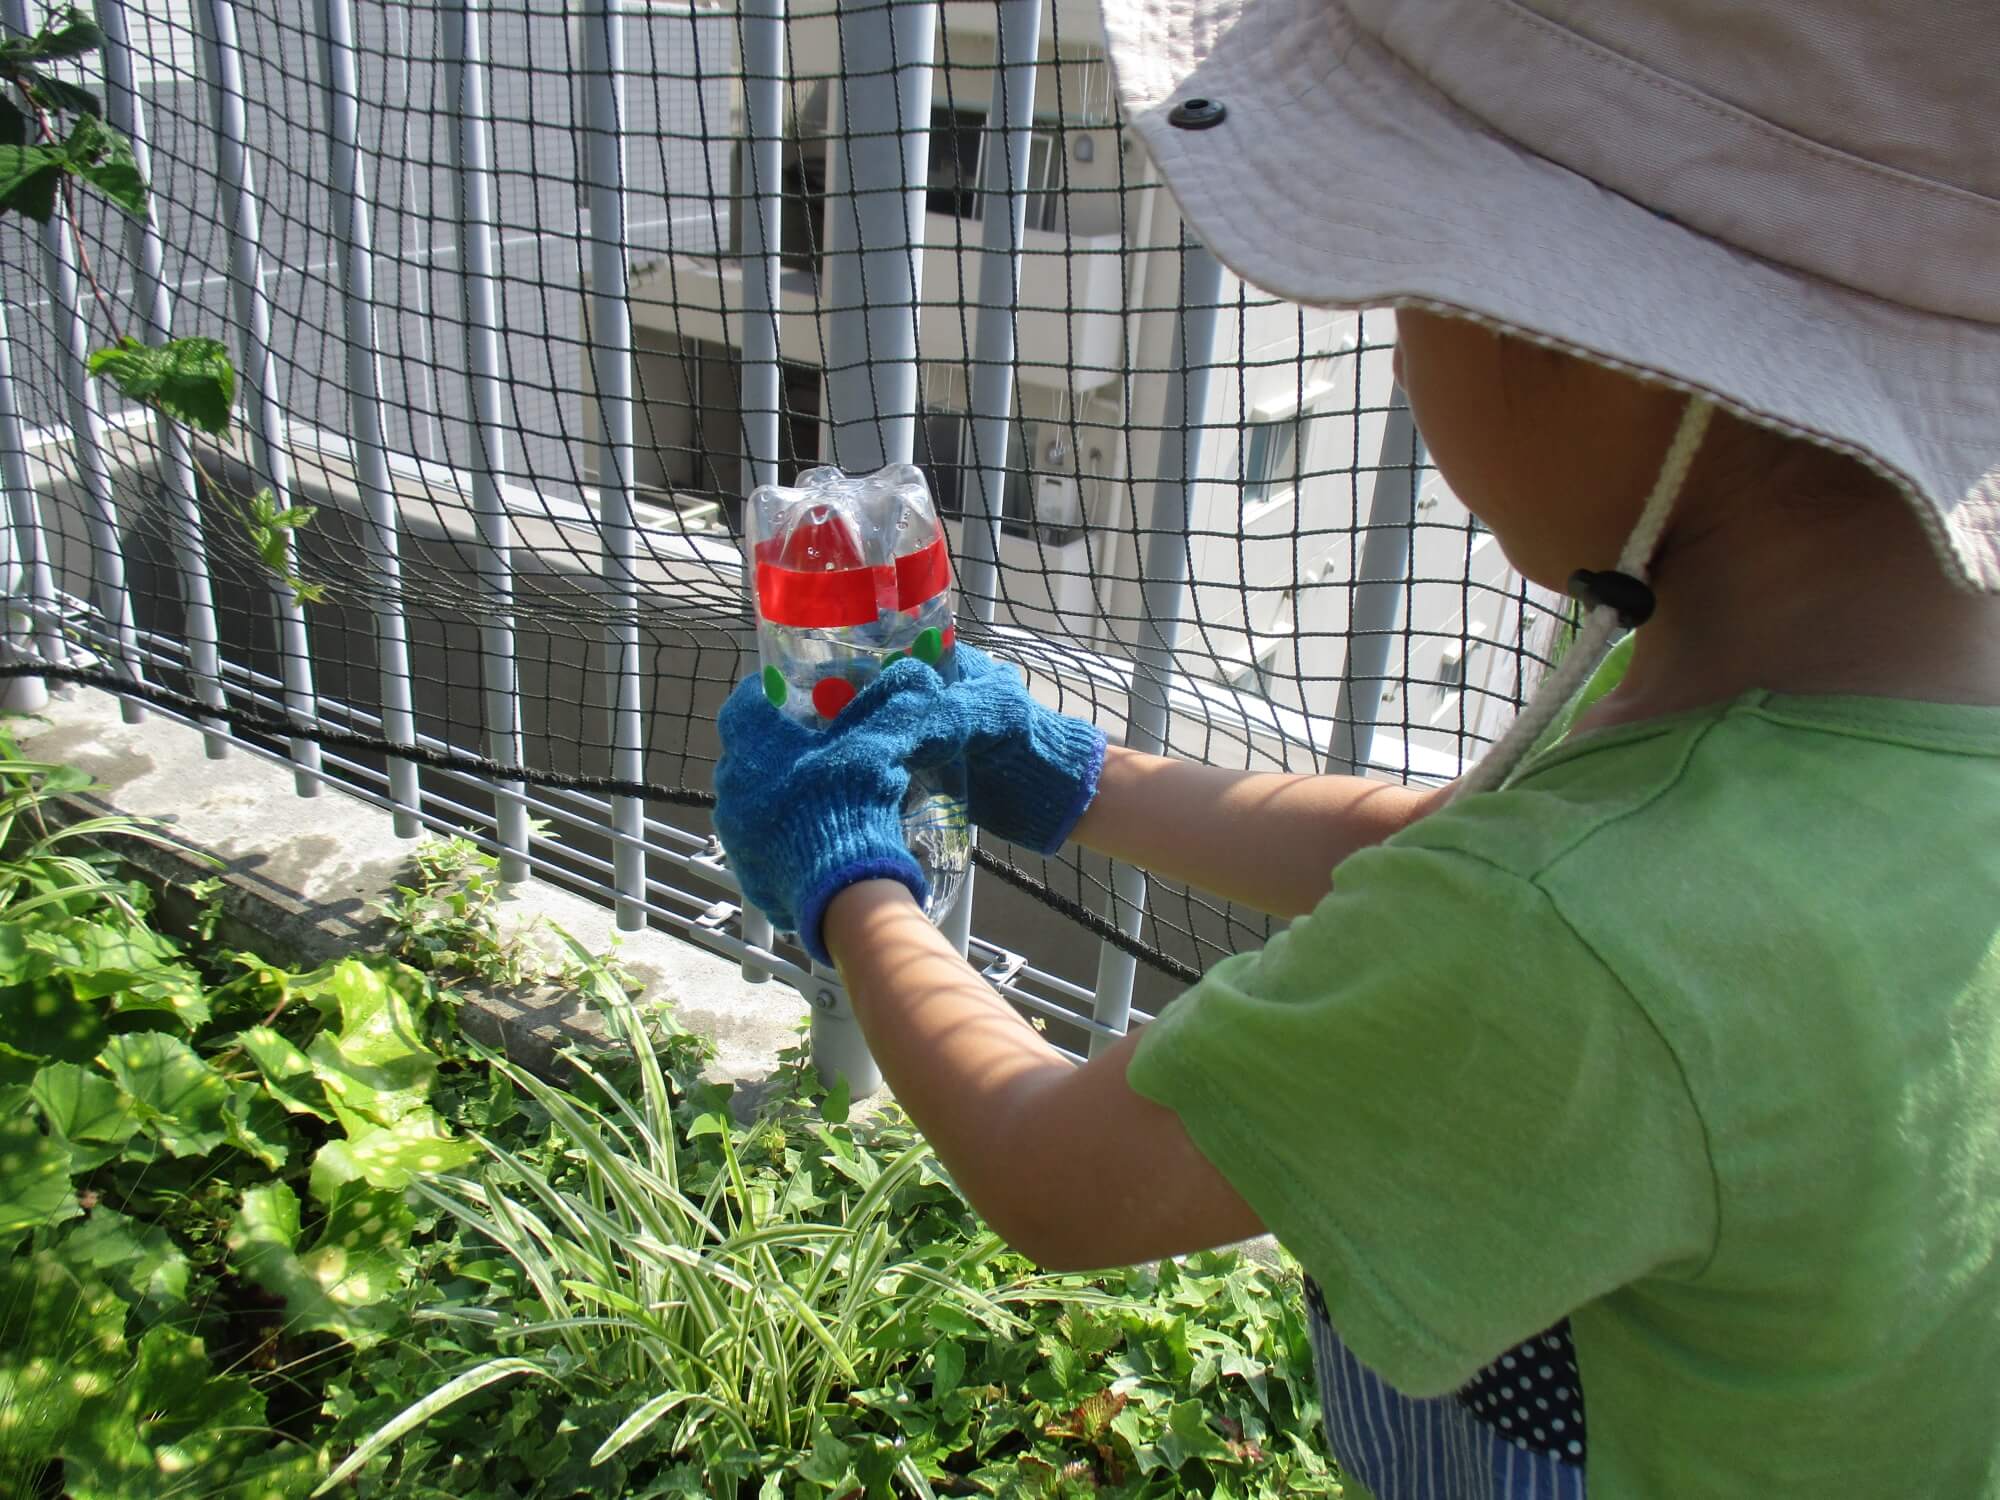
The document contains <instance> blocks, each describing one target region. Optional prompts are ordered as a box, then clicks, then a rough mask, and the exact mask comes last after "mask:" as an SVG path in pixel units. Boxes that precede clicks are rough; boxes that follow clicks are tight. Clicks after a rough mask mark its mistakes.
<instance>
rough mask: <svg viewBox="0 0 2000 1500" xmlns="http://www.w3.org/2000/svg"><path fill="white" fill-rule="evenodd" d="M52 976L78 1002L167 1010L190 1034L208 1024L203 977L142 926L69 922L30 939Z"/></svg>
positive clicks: (118, 1008)
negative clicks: (62, 982)
mask: <svg viewBox="0 0 2000 1500" xmlns="http://www.w3.org/2000/svg"><path fill="white" fill-rule="evenodd" d="M27 942H28V946H29V947H30V948H31V949H33V950H34V951H36V952H38V953H43V954H46V955H47V956H48V958H49V960H50V962H51V964H52V965H53V968H52V970H51V972H52V973H54V974H56V975H59V976H61V977H62V978H65V979H67V980H68V981H69V985H70V989H71V991H72V992H73V993H74V994H75V995H76V997H77V999H79V1000H99V999H104V998H107V997H108V998H110V1000H111V1008H112V1009H113V1010H114V1011H136V1010H162V1011H166V1012H167V1013H169V1014H170V1015H173V1016H176V1017H178V1018H179V1019H180V1021H181V1023H182V1024H183V1025H185V1026H186V1027H188V1028H189V1029H190V1030H192V1029H193V1028H195V1027H196V1026H201V1025H205V1024H206V1023H207V1021H208V1018H209V1015H208V996H207V993H206V991H205V989H204V988H203V986H202V982H201V979H200V976H198V975H197V974H196V973H195V972H194V970H192V969H190V968H188V967H187V965H186V964H184V963H182V962H181V961H180V950H179V949H178V948H176V947H175V946H174V945H173V944H172V943H170V942H168V941H167V940H166V939H165V938H163V937H161V936H160V935H159V934H158V933H156V932H153V931H152V930H151V929H150V928H148V927H146V926H144V925H143V924H142V923H137V922H128V921H122V920H119V919H116V918H111V919H107V920H101V921H92V920H90V919H88V918H84V917H67V918H64V919H63V920H62V921H60V922H58V923H56V924H54V925H53V926H51V927H49V928H47V929H45V930H43V931H39V932H33V933H31V934H30V935H29V936H28V939H27Z"/></svg>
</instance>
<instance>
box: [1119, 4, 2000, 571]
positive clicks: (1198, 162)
mask: <svg viewBox="0 0 2000 1500" xmlns="http://www.w3.org/2000/svg"><path fill="white" fill-rule="evenodd" d="M1103 6H1104V19H1105V34H1106V40H1107V43H1108V49H1109V52H1110V57H1111V62H1112V67H1113V71H1114V74H1115V75H1116V78H1117V81H1118V86H1119V92H1120V95H1121V97H1122V100H1123V103H1124V108H1125V113H1126V120H1127V123H1128V124H1130V125H1131V126H1132V127H1133V128H1134V129H1136V131H1137V132H1138V134H1139V136H1140V138H1141V139H1142V140H1143V141H1144V143H1145V145H1146V147H1147V150H1148V152H1149V153H1150V154H1151V156H1152V158H1153V160H1154V162H1155V163H1156V165H1157V166H1158V168H1159V170H1160V172H1161V174H1162V176H1163V177H1164V178H1165V180H1166V182H1167V184H1168V186H1169V187H1170V188H1171V189H1172V191H1173V194H1174V197H1175V199H1176V200H1177V201H1178V202H1179V204H1180V207H1181V210H1182V213H1183V214H1184V216H1185V217H1186V219H1187V221H1188V223H1189V226H1190V227H1191V228H1192V229H1193V230H1194V232H1195V233H1196V234H1198V235H1199V236H1200V237H1201V239H1202V240H1203V241H1204V242H1205V243H1207V244H1208V245H1209V246H1210V247H1211V248H1212V249H1213V250H1214V252H1215V254H1216V256H1217V257H1218V258H1219V259H1220V260H1221V261H1222V262H1223V264H1225V265H1227V266H1228V267H1229V268H1230V269H1231V270H1232V271H1234V272H1235V273H1236V274H1237V275H1239V276H1241V277H1242V278H1243V279H1244V280H1245V281H1247V282H1249V283H1251V284H1252V285H1254V286H1257V287H1259V288H1261V289H1263V290H1265V291H1267V292H1269V293H1271V294H1272V295H1274V296H1277V297H1282V298H1284V299H1286V300H1288V301H1293V302H1299V303H1303V304H1306V305H1308V306H1320V307H1329V306H1331V307H1377V306H1395V305H1416V306H1431V307H1436V308H1440V309H1443V310H1447V311H1451V312H1455V313H1459V314H1462V315H1466V316H1470V317H1473V318H1477V319H1481V320H1484V321H1488V322H1491V323H1494V324H1496V325H1499V326H1501V327H1504V328H1506V329H1508V330H1510V331H1513V332H1517V333H1521V334H1525V335H1527V336H1529V337H1532V338H1536V339H1540V340H1544V341H1547V342H1551V343H1554V344H1556V345H1559V346H1561V347H1564V348H1567V349H1570V350H1573V351H1575V352H1578V353H1581V354H1584V355H1586V356H1588V357H1591V358H1594V359H1597V360H1599V361H1602V362H1605V363H1608V364H1611V365H1613V366H1616V367H1619V368H1623V369H1626V370H1629V371H1631V372H1633V373H1635V374H1638V375H1640V376H1643V377H1645V378H1648V379H1652V380H1656V381H1660V382H1663V383H1665V384H1668V385H1671V386H1675V387H1679V388H1682V389H1686V390H1690V391H1699V392H1701V393H1703V394H1704V395H1707V396H1709V397H1711V398H1713V399H1715V400H1717V401H1719V402H1720V403H1721V404H1723V405H1724V406H1726V407H1728V408H1730V409H1731V410H1734V411H1736V412H1738V413H1740V414H1741V415H1743V416H1745V417H1748V418H1750V419H1752V420H1755V421H1761V422H1764V423H1766V424H1768V425H1771V426H1775V427H1777V428H1780V429H1782V430H1785V431H1789V432H1793V433H1796V434H1799V435H1801V436H1804V437H1808V438H1811V439H1813V440H1815V441H1818V442H1821V443H1824V444H1826V445H1828V446H1830V447H1834V448H1837V449H1840V450H1843V451H1845V452H1849V453H1852V454H1854V455H1856V456H1857V457H1859V458H1861V459H1862V460H1864V461H1865V462H1867V463H1869V464H1870V465H1871V466H1872V467H1874V468H1875V469H1877V470H1878V471H1880V472H1881V473H1883V474H1884V475H1886V476H1887V477H1888V478H1890V479H1891V480H1893V481H1894V482H1895V483H1897V484H1898V485H1899V486H1900V487H1901V488H1902V489H1903V490H1904V491H1905V492H1906V493H1907V494H1908V495H1909V497H1910V499H1911V500H1912V502H1913V504H1914V505H1915V508H1916V510H1917V512H1918V515H1919V517H1920V518H1921V520H1922V521H1923V523H1924V526H1925V529H1926V531H1927V532H1928V533H1929V534H1930V536H1931V538H1932V541H1933V543H1934V545H1935V546H1936V547H1937V550H1938V552H1939V555H1940V557H1941V559H1942V560H1943V561H1944V562H1945V564H1946V567H1947V570H1948V571H1949V572H1950V573H1951V574H1952V576H1953V577H1954V578H1956V579H1958V580H1959V581H1961V582H1962V583H1964V584H1965V585H1968V586H1970V587H1972V588H1975V589H1979V590H1982V591H1987V592H2000V328H1996V327H1994V326H1992V325H1990V324H1985V323H1979V322H1974V321H1971V320H1968V319H1958V318H1950V317H1944V316H1940V315H1938V314H1935V313H1927V312H1922V311H1918V310H1915V309H1911V308H1908V307H1903V306H1900V305H1898V304H1896V303H1892V302H1888V301H1885V300H1883V299H1880V298H1877V297H1872V296H1869V295H1866V294H1864V293H1862V292H1858V291H1855V290H1853V289H1851V288H1848V287H1845V286H1841V285H1838V284H1836V283H1833V282H1829V281H1826V280H1824V279H1822V278H1819V277H1815V276H1812V275H1809V274H1807V273H1804V272H1799V271H1795V270H1792V269H1790V268H1788V267H1785V266H1781V265H1777V264H1775V263H1773V262H1771V261H1768V260H1764V259H1761V258H1759V257H1756V256H1753V255H1749V254H1746V253H1744V252H1742V251H1739V250H1735V249H1732V248H1730V247H1729V246H1727V245H1724V244H1722V243H1721V242H1719V241H1717V240H1715V239H1712V238H1709V237H1708V236H1706V235H1703V234H1699V233H1696V232H1695V231H1693V230H1690V229H1687V228H1686V227H1684V226H1682V225H1680V224H1677V223H1675V222H1673V221H1671V220H1669V219H1666V218H1663V217H1661V216H1660V215H1658V214H1655V213H1653V212H1652V211H1651V210H1649V209H1647V208H1645V207H1643V206H1641V205H1640V204H1638V203H1636V202H1634V201H1632V200H1631V199H1629V198H1626V197H1623V196H1621V195H1619V194H1617V193H1614V192H1611V191H1610V190H1608V189H1606V188H1604V187H1601V186H1599V185H1598V184H1596V183H1594V182H1592V181H1591V180H1589V179H1588V178H1586V177H1583V176H1581V175H1579V174H1578V173H1576V172H1572V171H1570V170H1568V169H1567V168H1565V167H1562V166H1560V165H1558V164H1556V163H1555V162H1553V161H1551V160H1549V159H1548V158H1546V157H1544V156H1540V155H1537V154H1536V153H1534V152H1531V151H1528V150H1526V149H1524V148H1522V147H1520V146H1517V145H1515V144H1513V143H1512V142H1510V141H1508V140H1505V139H1503V138H1502V137H1501V136H1499V135H1497V134H1495V133H1494V132H1492V131H1490V130H1488V129H1487V128H1486V127H1485V126H1484V125H1482V124H1481V123H1480V122H1479V121H1478V120H1477V119H1475V118H1474V117H1472V116H1471V115H1470V114H1468V113H1467V112H1465V111H1464V110H1462V109H1460V108H1459V107H1458V106H1457V105H1455V104H1453V103H1452V102H1451V101H1450V100H1449V99H1447V98H1446V97H1445V96H1444V95H1443V94H1442V93H1440V92H1439V91H1438V90H1437V89H1435V88H1433V87H1432V86H1431V85H1430V84H1428V83H1426V82H1425V81H1424V80H1423V79H1422V78H1420V77H1418V76H1417V75H1416V74H1415V73H1414V72H1413V71H1412V70H1411V69H1410V68H1409V67H1408V66H1407V65H1405V64H1404V63H1403V62H1402V61H1400V60H1399V59H1398V58H1396V57H1394V56H1392V55H1390V54H1389V53H1388V52H1387V51H1385V50H1384V49H1383V48H1382V47H1381V46H1379V45H1378V44H1377V43H1376V42H1375V41H1374V40H1372V39H1371V38H1370V37H1368V36H1367V35H1365V34H1363V33H1362V32H1361V31H1360V29H1359V28H1358V27H1357V26H1356V25H1355V24H1354V21H1353V19H1352V17H1351V16H1350V15H1349V14H1348V13H1347V11H1346V9H1345V7H1344V6H1343V5H1341V4H1340V3H1339V0H1248V3H1245V0H1103ZM1196 97H1200V98H1207V99H1211V100H1216V101H1219V102H1220V103H1222V104H1223V105H1224V106H1225V107H1226V109H1227V115H1226V118H1225V119H1224V120H1223V122H1222V123H1221V124H1219V125H1216V126H1214V127H1213V128H1210V129H1205V130H1185V129H1180V128H1176V127H1175V126H1174V125H1172V124H1170V123H1169V121H1168V113H1169V110H1170V107H1171V106H1172V105H1173V104H1174V103H1175V102H1177V101H1180V100H1185V99H1190V98H1196ZM1912 253H1913V254H1921V253H1922V248H1921V246H1913V247H1912Z"/></svg>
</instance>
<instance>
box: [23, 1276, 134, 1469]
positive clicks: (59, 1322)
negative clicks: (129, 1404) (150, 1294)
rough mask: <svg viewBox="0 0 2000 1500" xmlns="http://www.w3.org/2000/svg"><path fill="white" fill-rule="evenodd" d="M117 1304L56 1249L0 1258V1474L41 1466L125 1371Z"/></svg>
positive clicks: (120, 1306)
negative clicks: (83, 1410)
mask: <svg viewBox="0 0 2000 1500" xmlns="http://www.w3.org/2000/svg"><path fill="white" fill-rule="evenodd" d="M128 1358H129V1355H128V1354H127V1351H126V1347H125V1303H124V1301H123V1300H122V1299H121V1298H120V1297H119V1296H118V1294H117V1293H116V1292H115V1291H113V1290H112V1289H111V1288H110V1287H109V1286H107V1285H106V1284H105V1283H104V1282H103V1281H102V1280H100V1279H99V1278H97V1277H95V1276H92V1275H88V1274H80V1273H79V1270H78V1268H76V1267H74V1266H71V1265H69V1264H67V1263H66V1258H65V1257H63V1256H61V1255H60V1254H59V1253H57V1252H53V1251H47V1250H44V1251H41V1252H39V1253H37V1254H36V1255H34V1256H32V1257H30V1258H27V1259H15V1260H0V1413H4V1414H6V1416H7V1418H8V1420H7V1421H6V1422H4V1423H0V1474H14V1473H18V1472H20V1471H22V1470H33V1469H36V1468H39V1467H40V1466H41V1465H42V1464H44V1463H46V1462H47V1461H48V1459H49V1457H50V1455H51V1454H52V1453H53V1452H54V1451H55V1449H56V1447H57V1445H58V1443H59V1442H60V1440H61V1439H62V1438H63V1437H64V1436H65V1435H67V1434H69V1433H71V1432H72V1431H74V1429H75V1426H76V1421H77V1413H78V1410H79V1408H80V1407H82V1405H83V1403H84V1402H85V1400H86V1399H89V1398H91V1397H93V1396H97V1395H100V1394H102V1393H103V1392H105V1391H109V1390H111V1389H112V1388H113V1386H114V1385H115V1383H116V1382H117V1380H118V1378H119V1376H120V1375H121V1374H122V1373H123V1371H124V1369H125V1364H126V1361H127V1359H128Z"/></svg>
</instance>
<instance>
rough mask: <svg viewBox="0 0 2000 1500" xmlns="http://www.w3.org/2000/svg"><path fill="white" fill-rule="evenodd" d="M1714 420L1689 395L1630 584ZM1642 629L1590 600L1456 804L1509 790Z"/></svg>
mask: <svg viewBox="0 0 2000 1500" xmlns="http://www.w3.org/2000/svg"><path fill="white" fill-rule="evenodd" d="M1714 415H1715V405H1714V403H1713V402H1711V401H1709V400H1707V399H1706V398H1704V397H1701V396H1689V397H1688V399H1687V405H1686V406H1685V407H1684V408H1682V410H1681V420H1680V426H1679V427H1677V428H1676V429H1675V430H1674V437H1673V441H1672V442H1671V443H1669V444H1668V445H1667V454H1666V457H1665V459H1663V460H1662V461H1661V464H1660V472H1659V476H1658V477H1657V478H1656V479H1654V481H1653V492H1652V493H1651V494H1650V495H1648V496H1647V497H1646V504H1645V506H1644V508H1643V509H1641V510H1640V512H1639V520H1638V522H1637V523H1636V524H1635V525H1634V526H1633V528H1632V534H1631V535H1630V536H1628V537H1626V539H1625V545H1624V547H1623V548H1622V549H1621V550H1620V551H1619V554H1618V566H1617V568H1616V570H1615V571H1616V572H1617V573H1621V574H1623V575H1625V577H1626V578H1627V579H1631V580H1636V581H1637V582H1638V583H1640V584H1644V582H1645V581H1646V576H1647V569H1648V568H1649V566H1650V565H1651V563H1652V560H1653V553H1654V551H1655V550H1656V549H1657V548H1658V547H1659V545H1660V534H1661V533H1662V532H1664V531H1665V530H1666V529H1667V518H1668V517H1669V516H1671V515H1672V514H1673V510H1674V502H1675V501H1676V500H1678V499H1679V498H1680V493H1681V489H1682V487H1683V486H1684V485H1685V484H1686V483H1687V476H1688V470H1689V469H1690V468H1692V467H1693V465H1694V456H1695V454H1696V453H1697V452H1699V451H1700V449H1701V440H1702V438H1703V436H1704V435H1705V434H1706V433H1707V431H1708V423H1709V419H1710V418H1711V417H1712V416H1714ZM1583 576H1585V575H1579V577H1583ZM1636 623H1637V622H1636V621H1634V620H1632V619H1631V617H1630V616H1629V615H1628V614H1627V613H1626V612H1625V611H1624V610H1621V609H1620V608H1619V606H1618V605H1616V604H1614V603H1608V602H1605V601H1604V600H1603V599H1602V598H1601V597H1592V598H1591V602H1590V604H1589V605H1588V607H1587V608H1586V609H1585V611H1584V616H1583V621H1582V624H1581V625H1580V626H1579V627H1578V630H1577V634H1576V639H1575V640H1574V641H1572V642H1570V647H1569V650H1568V651H1567V652H1565V653H1564V654H1563V659H1562V662H1561V664H1560V665H1558V666H1557V668H1556V669H1555V671H1553V672H1551V673H1549V674H1548V675H1547V676H1546V677H1544V678H1543V679H1542V681H1541V685H1540V686H1539V687H1537V688H1536V689H1535V696H1534V698H1533V699H1532V700H1530V701H1529V703H1528V705H1527V706H1526V707H1525V708H1523V709H1522V710H1521V713H1520V716H1519V717H1518V718H1516V719H1515V720H1514V722H1513V723H1512V724H1511V725H1510V726H1508V729H1507V732H1506V733H1505V734H1503V735H1502V736H1501V737H1500V740H1499V743H1498V744H1496V745H1494V747H1493V748H1492V749H1491V750H1489V751H1487V752H1486V756H1485V758H1484V759H1482V760H1481V761H1480V762H1479V764H1478V765H1476V766H1474V767H1473V768H1472V769H1471V770H1470V771H1467V772H1466V773H1465V774H1464V775H1463V776H1461V777H1460V778H1459V780H1458V785H1457V787H1456V788H1455V790H1454V791H1453V792H1452V800H1453V801H1456V800H1457V799H1458V798H1460V797H1464V796H1469V795H1470V794H1472V793H1474V792H1487V791H1493V790H1496V789H1497V788H1499V787H1501V786H1504V785H1505V784H1506V781H1507V778H1508V777H1509V776H1511V775H1512V774H1513V772H1514V769H1515V767H1516V766H1518V765H1519V764H1520V763H1521V761H1522V760H1523V759H1525V758H1526V757H1527V754H1528V752H1529V751H1530V750H1532V749H1533V748H1534V747H1535V742H1536V741H1537V740H1539V739H1540V738H1541V737H1542V734H1543V732H1544V731H1546V730H1547V729H1548V727H1549V725H1550V724H1552V723H1554V722H1555V717H1556V715H1557V714H1559V713H1561V712H1562V710H1563V708H1564V707H1565V706H1566V705H1567V704H1568V703H1569V701H1570V700H1571V699H1572V698H1574V697H1575V696H1576V695H1577V693H1578V692H1580V691H1581V690H1582V688H1583V686H1584V684H1585V683H1587V682H1589V681H1590V679H1591V677H1592V675H1593V674H1594V673H1595V672H1596V671H1597V669H1598V668H1599V667H1600V666H1602V665H1603V664H1604V658H1605V657H1607V656H1609V655H1610V654H1611V648H1612V647H1613V646H1614V645H1616V644H1617V642H1618V638H1619V636H1620V634H1621V633H1622V632H1623V631H1624V630H1626V629H1628V628H1630V627H1631V626H1633V625H1634V624H1636Z"/></svg>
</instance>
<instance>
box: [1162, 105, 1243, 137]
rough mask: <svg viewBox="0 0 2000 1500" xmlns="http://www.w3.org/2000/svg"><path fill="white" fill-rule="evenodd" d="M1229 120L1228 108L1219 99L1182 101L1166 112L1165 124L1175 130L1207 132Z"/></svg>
mask: <svg viewBox="0 0 2000 1500" xmlns="http://www.w3.org/2000/svg"><path fill="white" fill-rule="evenodd" d="M1228 118H1229V106H1228V105H1226V104H1224V103H1223V102H1222V101H1221V100H1220V99H1183V100H1181V102H1180V103H1179V104H1176V105H1175V106H1174V107H1173V108H1172V109H1171V110H1169V111H1168V112H1167V123H1168V124H1169V125H1171V126H1173V127H1174V128H1175V129H1176V130H1207V129H1208V128H1209V127H1210V126H1212V125H1220V124H1221V123H1222V122H1223V121H1224V120H1226V119H1228Z"/></svg>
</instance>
